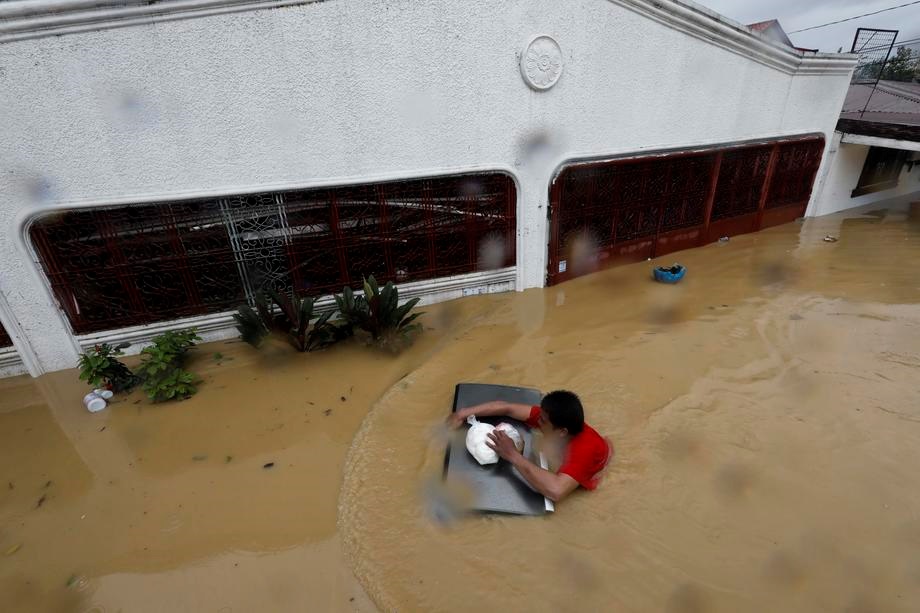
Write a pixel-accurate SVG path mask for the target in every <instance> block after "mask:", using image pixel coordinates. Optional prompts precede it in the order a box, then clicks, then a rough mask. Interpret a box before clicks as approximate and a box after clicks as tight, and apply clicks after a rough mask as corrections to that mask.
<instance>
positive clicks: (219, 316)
mask: <svg viewBox="0 0 920 613" xmlns="http://www.w3.org/2000/svg"><path fill="white" fill-rule="evenodd" d="M515 276H516V274H515V267H514V266H510V267H508V268H501V269H498V270H490V271H485V272H474V273H470V274H465V275H455V276H452V277H441V278H439V279H428V280H425V281H415V282H412V283H402V284H399V286H398V288H399V297H400V301H402V300H404V299H409V298H416V297H419V298H422V297H424V298H427V299H428V300H427V301H426V300H424V299H423V301H422V303H423V304H425V303H427V304H431V303H433V302H439V301H441V300H449V299H450V298H451V296H450V295H449V294H450V293H451V292H457V291H459V292H461V295H462V294H464V293H466V292H464V290H468V291H469V290H472V291H469V293H471V294H480V293H497V292H502V291H510V290H513V289H514V282H515ZM358 293H359V294H360V293H361V292H358ZM315 306H316V308H317V309H318V310H319V312H320V313H321V312H324V311H328V310H332V309H334V308H335V301H334V299H333V298H332V297H331V296H323V297H322V298H320V299H319V300H317V301H316V303H315ZM235 312H236V311H224V312H221V313H213V314H211V315H198V316H195V317H186V318H183V319H174V320H170V321H164V322H157V323H153V324H146V325H141V326H131V327H128V328H120V329H117V330H106V331H103V332H95V333H92V334H82V335H79V336H77V337H76V339H77V342H78V343H79V345H80V348H81V351H82V350H86V349H87V348H89V347H92V346H93V345H95V344H97V343H110V344H116V343H122V342H128V343H131V345H132V347H130V348H128V351H127V353H129V354H131V353H138V352H139V351H140V349H141V348H142V347H143V345H145V344H147V343H149V342H150V341H151V339H153V337H155V336H157V335H159V334H162V333H163V332H166V331H168V330H183V329H187V328H196V329H197V330H198V333H199V334H200V335H201V336H203V337H204V338H205V340H214V339H218V338H229V337H230V336H233V335H235V334H236V331H235V330H234V321H233V313H235ZM226 332H231V333H230V334H225V333H226Z"/></svg>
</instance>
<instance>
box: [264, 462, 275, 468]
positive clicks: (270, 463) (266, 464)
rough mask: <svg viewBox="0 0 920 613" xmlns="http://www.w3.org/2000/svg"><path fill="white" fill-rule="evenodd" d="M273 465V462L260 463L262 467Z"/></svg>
mask: <svg viewBox="0 0 920 613" xmlns="http://www.w3.org/2000/svg"><path fill="white" fill-rule="evenodd" d="M274 465H275V463H274V462H266V463H265V464H263V465H262V468H271V467H272V466H274Z"/></svg>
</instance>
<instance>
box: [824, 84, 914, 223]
mask: <svg viewBox="0 0 920 613" xmlns="http://www.w3.org/2000/svg"><path fill="white" fill-rule="evenodd" d="M917 166H920V83H911V82H901V81H879V82H878V85H877V86H873V85H863V84H853V85H851V86H850V89H849V91H848V92H847V97H846V100H845V102H844V104H843V112H842V113H841V114H840V119H839V121H838V122H837V129H836V131H835V132H834V137H833V139H832V140H831V142H830V147H829V152H828V163H827V164H826V172H827V175H826V177H825V178H824V179H823V181H821V186H820V188H819V189H818V190H817V191H818V195H817V197H816V198H815V204H814V207H813V208H812V209H811V210H810V214H811V215H826V214H828V213H833V212H836V211H841V210H845V209H850V208H854V207H858V206H864V205H867V204H874V203H879V202H885V203H886V204H889V205H895V204H898V203H906V202H911V201H914V200H920V167H917Z"/></svg>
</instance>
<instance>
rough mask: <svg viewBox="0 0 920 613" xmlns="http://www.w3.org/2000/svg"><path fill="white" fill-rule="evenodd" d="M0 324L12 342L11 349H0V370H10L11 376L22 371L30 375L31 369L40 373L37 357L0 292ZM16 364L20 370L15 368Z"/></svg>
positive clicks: (0, 291)
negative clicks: (19, 366)
mask: <svg viewBox="0 0 920 613" xmlns="http://www.w3.org/2000/svg"><path fill="white" fill-rule="evenodd" d="M0 323H2V324H3V328H4V329H5V330H6V333H7V334H8V335H9V336H10V339H11V340H12V341H13V346H12V347H6V348H4V349H0V370H3V371H7V370H10V371H11V372H12V374H21V373H22V372H23V371H24V370H27V371H28V372H30V373H31V372H33V369H34V370H37V371H41V366H40V362H39V360H38V356H36V355H35V352H34V351H33V350H32V346H31V345H30V344H29V341H28V337H27V336H26V335H25V333H24V332H23V330H22V327H21V326H20V325H19V320H18V319H16V315H15V314H14V313H13V311H12V309H10V305H9V303H7V301H6V296H5V294H4V293H3V291H2V290H0ZM14 358H15V359H14ZM17 364H18V365H21V367H22V368H21V369H20V368H15V366H16V365H17ZM8 367H9V368H8Z"/></svg>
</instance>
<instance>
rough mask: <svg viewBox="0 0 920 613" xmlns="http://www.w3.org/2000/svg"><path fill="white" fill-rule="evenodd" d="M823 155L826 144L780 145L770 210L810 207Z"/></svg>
mask: <svg viewBox="0 0 920 613" xmlns="http://www.w3.org/2000/svg"><path fill="white" fill-rule="evenodd" d="M823 153H824V141H823V140H807V141H801V142H793V143H784V144H782V145H780V146H779V151H778V152H777V158H776V168H775V169H774V170H773V178H772V180H771V181H770V189H769V191H768V192H767V205H766V206H767V208H768V209H775V208H777V207H782V206H790V205H802V206H804V205H807V204H808V199H809V198H810V197H811V187H812V185H813V184H814V181H815V174H817V172H818V167H819V166H820V165H821V155H822V154H823Z"/></svg>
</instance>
